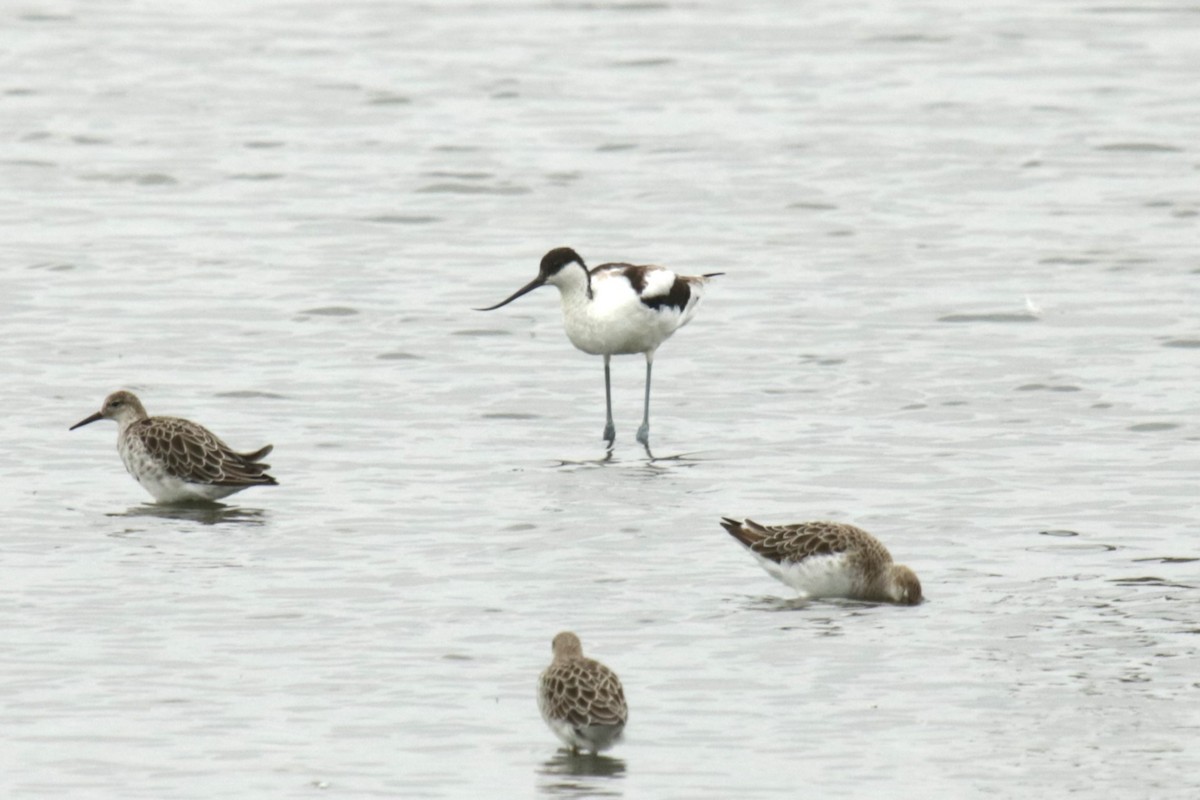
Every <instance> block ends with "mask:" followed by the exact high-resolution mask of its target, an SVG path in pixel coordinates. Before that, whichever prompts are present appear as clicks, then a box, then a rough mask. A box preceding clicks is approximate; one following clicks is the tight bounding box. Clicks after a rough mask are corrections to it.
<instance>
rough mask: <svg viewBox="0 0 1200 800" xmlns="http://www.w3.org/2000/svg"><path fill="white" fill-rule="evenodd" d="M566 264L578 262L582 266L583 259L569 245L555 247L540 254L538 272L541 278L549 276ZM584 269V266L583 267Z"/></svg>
mask: <svg viewBox="0 0 1200 800" xmlns="http://www.w3.org/2000/svg"><path fill="white" fill-rule="evenodd" d="M568 264H579V266H581V267H583V266H584V264H583V259H582V258H580V257H579V253H576V252H575V251H574V250H572V249H571V248H569V247H556V248H554V249H553V250H551V251H550V252H549V253H546V255H544V256H542V265H541V266H540V267H538V273H539V274H540V275H541V276H542V277H543V278H549V277H550V276H552V275H555V274H557V273H558V271H559V270H560V269H562V268H563V267H565V266H567V265H568ZM584 268H585V269H586V267H584Z"/></svg>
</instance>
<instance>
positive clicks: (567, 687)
mask: <svg viewBox="0 0 1200 800" xmlns="http://www.w3.org/2000/svg"><path fill="white" fill-rule="evenodd" d="M551 647H552V648H553V650H554V660H553V661H552V662H550V666H548V667H546V671H545V672H543V673H542V677H541V680H540V681H539V682H538V710H539V711H541V712H542V719H544V720H546V724H547V725H549V726H550V730H552V731H554V735H555V736H557V737H558V738H559V739H561V740H562V741H563V742H564V743H565V744H566V745H567V746H568V747H570V748H571V752H573V753H578V752H579V751H580V750H588V751H590V752H592V753H598V752H600V751H601V750H607V749H608V748H610V747H612V746H613V745H614V744H616V743H617V741H618V740H619V739H620V738H621V734H622V733H623V732H624V730H625V721H626V720H627V719H628V718H629V709H628V707H626V705H625V691H624V689H622V688H621V681H620V679H619V678H617V673H615V672H613V671H612V670H611V669H609V668H608V667H606V666H604V665H603V664H601V663H600V662H599V661H594V660H592V659H590V658H584V656H583V645H582V644H581V643H580V641H579V637H578V636H576V635H575V634H573V633H570V632H568V631H563V632H562V633H560V634H558V635H557V636H555V637H554V642H553V644H552V645H551Z"/></svg>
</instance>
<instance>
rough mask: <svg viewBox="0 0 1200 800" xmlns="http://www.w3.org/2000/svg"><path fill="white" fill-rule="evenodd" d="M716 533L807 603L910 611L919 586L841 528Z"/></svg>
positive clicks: (814, 525) (871, 544) (735, 527)
mask: <svg viewBox="0 0 1200 800" xmlns="http://www.w3.org/2000/svg"><path fill="white" fill-rule="evenodd" d="M721 527H723V528H724V529H725V530H727V531H729V534H730V535H731V536H733V538H735V539H737V540H738V541H739V542H741V544H742V545H743V546H744V547H745V548H746V549H747V550H749V551H750V552H751V554H753V555H754V557H755V558H757V559H758V562H759V563H760V564H761V565H762V568H763V569H765V570H766V571H767V572H769V573H770V574H771V575H772V576H773V577H775V578H778V579H779V580H781V581H783V582H784V583H786V584H787V585H788V586H791V587H792V588H794V589H796V591H798V592H800V594H801V596H803V597H807V598H810V599H814V600H815V599H817V598H820V597H846V598H849V599H851V600H867V601H870V602H876V603H900V604H901V605H909V606H915V605H916V604H917V603H920V602H921V599H922V596H921V582H920V581H919V580H917V576H916V574H915V573H914V572H913V571H912V570H911V569H909V568H908V567H906V566H904V565H903V564H894V563H892V555H891V553H889V552H888V551H887V548H886V547H884V546H883V543H882V542H880V541H879V540H878V539H876V538H875V537H874V536H872V535H871V534H869V533H867V532H866V531H864V530H863V529H862V528H856V527H854V526H853V525H847V524H845V523H841V522H801V523H799V524H796V525H759V524H758V523H757V522H754V521H752V520H746V521H745V522H738V521H737V520H735V519H728V518H725V519H723V520H721Z"/></svg>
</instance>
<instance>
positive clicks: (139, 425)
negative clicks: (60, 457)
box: [70, 391, 276, 503]
mask: <svg viewBox="0 0 1200 800" xmlns="http://www.w3.org/2000/svg"><path fill="white" fill-rule="evenodd" d="M98 419H111V420H115V421H116V423H117V425H118V426H119V429H118V433H117V452H118V453H120V454H121V461H122V462H124V464H125V469H127V470H129V474H130V475H132V476H133V477H134V478H136V479H137V482H138V483H140V484H141V485H142V487H143V488H144V489H145V490H146V491H148V492H150V494H152V495H154V498H155V499H156V500H158V501H159V502H160V503H187V502H196V501H209V502H212V501H214V500H218V499H220V498H222V497H228V496H229V495H231V494H233V493H234V492H240V491H241V490H242V489H245V488H247V487H249V486H274V485H276V481H275V479H274V478H272V477H271V476H270V475H268V474H267V470H268V469H270V468H271V465H270V464H264V463H262V459H264V458H266V456H267V454H268V453H270V452H271V449H272V447H271V445H267V446H266V447H264V448H262V449H261V450H255V451H254V452H253V453H237V452H234V450H233V449H232V448H230V447H229V445H227V444H225V443H224V442H223V441H221V440H220V439H218V438H217V437H216V436H215V435H213V433H212V432H210V431H209V430H208V429H207V428H204V427H203V426H201V425H197V424H196V423H194V422H190V421H188V420H186V419H178V418H176V417H151V416H149V415H148V414H147V413H146V409H145V408H143V407H142V403H141V401H140V400H138V399H137V396H136V395H134V394H133V392H125V391H121V392H113V393H112V394H110V395H109V396H108V397H106V398H104V405H103V406H101V407H100V410H99V411H97V412H96V413H95V414H92V415H91V416H90V417H88V418H87V419H84V420H80V421H79V422H77V423H75V424H74V425H72V426H71V428H70V429H71V430H75V429H76V428H79V427H82V426H84V425H88V424H91V423H93V422H95V421H96V420H98Z"/></svg>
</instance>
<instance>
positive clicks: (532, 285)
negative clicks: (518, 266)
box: [475, 275, 546, 311]
mask: <svg viewBox="0 0 1200 800" xmlns="http://www.w3.org/2000/svg"><path fill="white" fill-rule="evenodd" d="M545 282H546V279H545V278H543V277H542V276H541V275H538V276H537V277H536V278H534V279H533V280H531V281H530V282H529V283H527V284H525V285H524V286H522V287H521V288H520V289H517V291H516V292H514V293H513V296H512V297H510V298H508V299H507V300H501V301H500V302H499V303H496V305H494V306H488V307H487V308H477V309H475V310H476V311H495V310H496V309H497V308H500V306H506V305H508V304H509V303H511V302H512V301H513V300H516V299H517V298H518V297H520V296H521V295H523V294H529V293H530V292H532V291H533V290H534V289H536V288H538V287H539V286H541V285H542V284H544V283H545Z"/></svg>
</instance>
